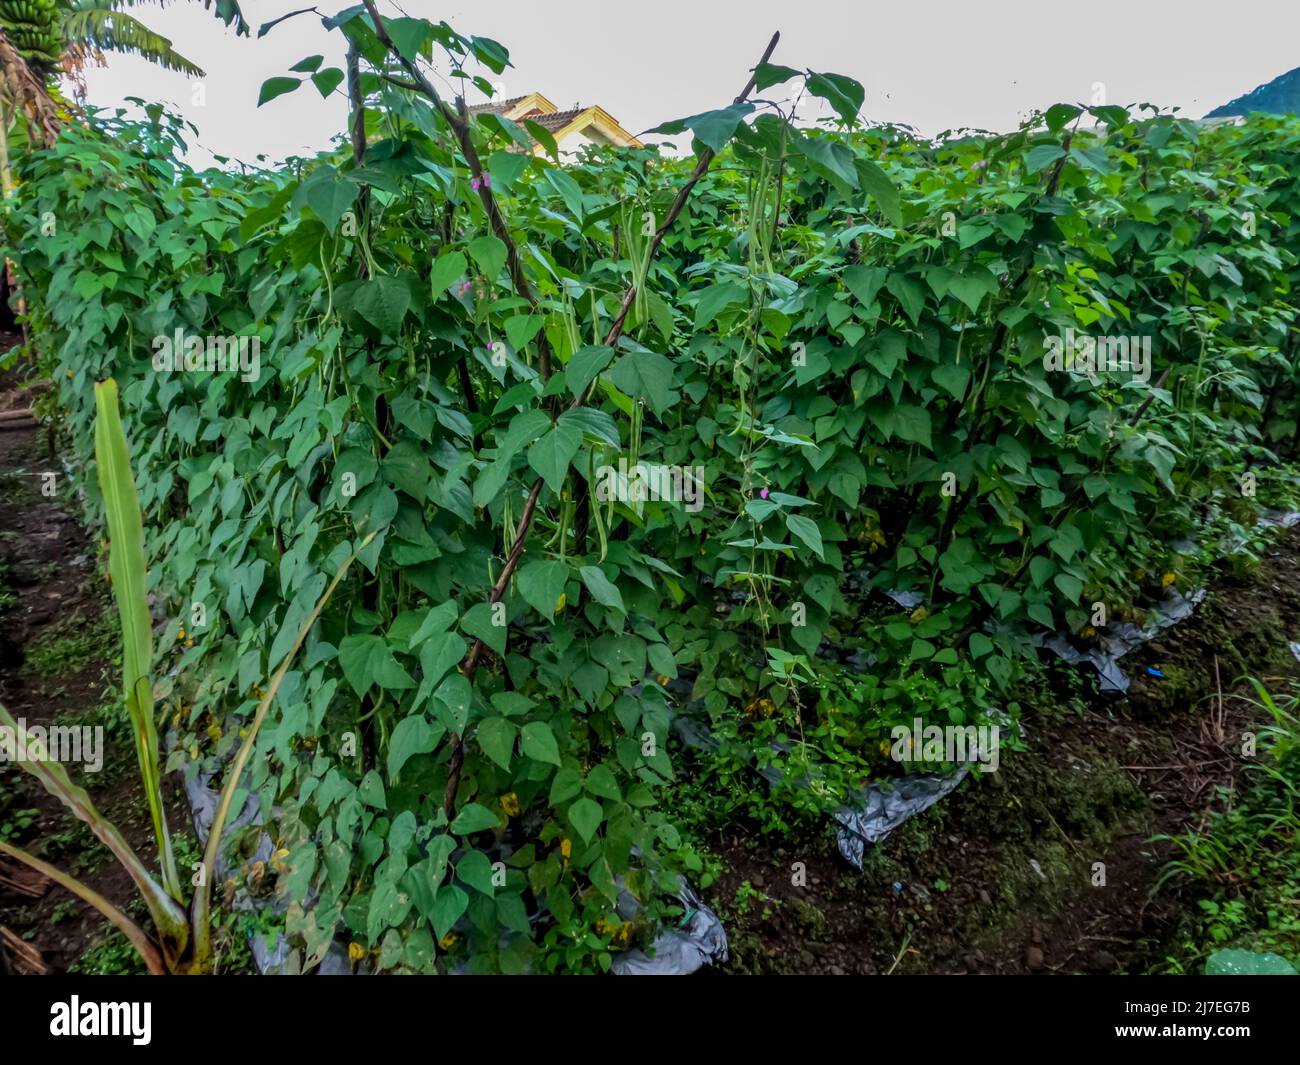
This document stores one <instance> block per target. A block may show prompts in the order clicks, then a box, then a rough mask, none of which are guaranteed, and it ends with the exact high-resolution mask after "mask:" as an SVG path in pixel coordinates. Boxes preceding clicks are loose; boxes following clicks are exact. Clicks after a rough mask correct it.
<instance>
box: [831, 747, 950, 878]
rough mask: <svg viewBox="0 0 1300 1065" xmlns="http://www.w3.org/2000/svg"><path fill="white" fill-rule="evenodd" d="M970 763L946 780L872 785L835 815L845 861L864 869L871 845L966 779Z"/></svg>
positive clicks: (903, 780)
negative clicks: (855, 801)
mask: <svg viewBox="0 0 1300 1065" xmlns="http://www.w3.org/2000/svg"><path fill="white" fill-rule="evenodd" d="M969 772H970V763H969V762H965V763H963V764H962V765H961V767H960V768H958V769H957V770H956V771H955V772H952V773H949V774H947V775H946V776H936V775H927V776H916V777H903V778H901V779H900V780H898V781H891V782H889V783H887V784H871V785H868V787H867V788H866V789H865V790H864V791H863V793H862V797H861V800H860V801H859V802H858V804H857V805H856V806H841V807H840V808H839V809H838V810H836V811H835V820H836V821H838V822H839V826H840V827H839V831H838V832H837V833H836V843H837V844H838V845H839V848H840V854H842V855H843V856H844V859H845V861H847V862H848V863H849V864H850V865H852V866H854V867H855V868H858V869H861V868H862V858H863V856H864V854H865V853H866V849H867V847H868V845H871V844H875V843H879V842H880V841H881V840H882V839H884V838H885V837H886V836H887V835H889V833H891V832H892V831H894V829H896V828H897V827H898V826H899V825H901V824H902V823H903V822H904V821H906V820H907V819H908V818H909V817H913V816H915V815H916V814H919V813H921V812H922V811H924V810H928V809H929V808H930V807H931V806H933V805H934V804H935V803H937V802H938V801H939V800H940V799H942V798H944V797H945V796H947V795H948V794H950V793H951V792H953V791H954V790H956V788H957V785H958V784H960V783H961V782H962V781H963V780H965V779H966V775H967V774H968V773H969Z"/></svg>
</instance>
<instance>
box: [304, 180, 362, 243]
mask: <svg viewBox="0 0 1300 1065" xmlns="http://www.w3.org/2000/svg"><path fill="white" fill-rule="evenodd" d="M302 194H303V198H304V199H305V200H306V202H307V206H308V207H310V208H311V209H312V210H313V211H314V212H315V214H316V217H317V218H319V219H320V220H321V221H322V222H324V223H325V228H326V229H328V230H329V231H330V232H331V233H333V232H334V230H335V229H337V228H338V224H339V220H340V219H341V218H342V217H343V214H344V212H346V211H347V210H348V208H350V207H351V206H352V205H353V204H354V203H355V202H356V199H357V186H356V185H355V184H354V183H353V182H351V181H348V180H347V179H345V178H342V177H339V175H338V172H337V171H336V170H335V169H334V168H333V167H329V166H325V167H321V168H320V169H318V170H317V171H316V172H315V173H314V174H312V176H311V177H310V178H308V179H307V181H306V182H304V183H303V186H302Z"/></svg>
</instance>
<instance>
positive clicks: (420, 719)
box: [388, 714, 440, 784]
mask: <svg viewBox="0 0 1300 1065" xmlns="http://www.w3.org/2000/svg"><path fill="white" fill-rule="evenodd" d="M439 738H440V737H439V734H438V730H437V729H435V728H434V727H433V725H431V724H430V723H429V721H428V720H427V719H426V718H425V716H424V715H423V714H409V715H407V716H406V717H404V718H402V720H401V721H399V722H398V723H397V726H396V727H395V728H394V729H393V734H392V736H390V737H389V738H388V781H389V783H390V784H391V783H392V782H393V781H394V780H396V779H397V774H398V773H400V772H401V771H402V766H404V765H406V763H407V761H408V760H409V759H410V758H412V757H413V756H414V755H417V754H428V753H429V752H430V751H432V750H433V749H434V748H435V747H436V746H437V745H438V740H439Z"/></svg>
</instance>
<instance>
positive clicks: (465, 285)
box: [460, 281, 474, 292]
mask: <svg viewBox="0 0 1300 1065" xmlns="http://www.w3.org/2000/svg"><path fill="white" fill-rule="evenodd" d="M473 287H474V282H473V281H462V282H461V283H460V290H461V292H468V291H469V290H470V289H472V288H473Z"/></svg>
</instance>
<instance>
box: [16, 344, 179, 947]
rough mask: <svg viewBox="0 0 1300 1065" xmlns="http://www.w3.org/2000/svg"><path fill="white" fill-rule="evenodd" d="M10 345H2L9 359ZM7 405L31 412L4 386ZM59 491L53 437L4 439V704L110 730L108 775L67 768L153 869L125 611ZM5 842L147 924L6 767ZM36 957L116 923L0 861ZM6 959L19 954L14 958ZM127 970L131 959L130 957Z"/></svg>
mask: <svg viewBox="0 0 1300 1065" xmlns="http://www.w3.org/2000/svg"><path fill="white" fill-rule="evenodd" d="M6 346H7V345H6V344H4V343H3V342H2V340H0V350H3V348H4V347H6ZM8 385H9V386H10V387H8V388H0V392H2V393H3V395H0V410H5V409H20V408H22V407H24V406H26V405H27V402H28V399H27V397H26V396H25V394H24V393H23V392H22V391H21V390H19V389H16V388H14V387H12V385H13V382H12V381H10V382H8ZM46 472H53V473H55V474H56V476H57V478H58V483H59V484H60V485H61V484H62V482H63V480H64V473H63V467H62V464H61V462H59V461H57V460H51V458H50V454H49V449H48V446H47V441H46V434H45V433H44V432H43V431H39V430H37V429H35V428H26V429H19V430H12V429H9V430H0V704H3V705H4V706H5V707H6V709H8V711H9V712H10V714H11V715H13V717H15V718H18V719H24V720H25V722H26V724H27V725H28V726H34V725H43V726H48V725H50V724H53V723H55V722H59V723H62V724H78V725H89V726H91V727H96V726H100V727H103V728H104V730H105V731H104V745H103V766H102V768H101V769H100V770H99V771H98V772H96V773H91V772H88V771H86V770H85V768H84V767H82V766H70V767H69V769H70V772H71V774H72V777H73V779H74V781H76V782H77V783H78V784H80V785H81V786H83V787H85V788H86V790H87V791H88V792H89V793H90V795H91V798H92V799H93V800H94V802H95V804H96V805H97V806H98V808H99V809H100V810H101V811H102V812H104V813H105V814H106V815H107V816H108V817H109V818H110V819H112V820H113V821H114V822H115V823H116V824H117V826H118V828H119V829H121V831H122V833H123V834H124V835H125V836H126V838H127V840H128V842H130V843H131V845H132V847H134V848H135V850H136V852H137V853H138V854H140V855H141V856H142V857H143V858H144V859H145V861H146V862H147V863H148V864H150V865H154V864H155V863H154V861H153V860H152V859H151V857H150V855H152V853H153V851H154V844H153V832H152V829H151V826H150V822H149V814H148V806H147V805H146V803H145V801H144V797H143V795H142V792H141V789H140V784H139V780H138V772H137V768H136V756H135V751H134V747H133V745H132V742H131V733H130V729H129V727H128V726H127V724H126V720H125V711H124V710H123V709H122V707H121V706H120V705H116V704H115V702H114V695H113V692H114V685H115V681H116V671H117V670H118V669H120V663H115V662H114V661H113V656H114V655H115V654H116V637H115V635H114V633H115V631H116V610H115V607H114V605H113V604H112V602H111V600H109V599H108V598H106V583H105V582H104V581H103V579H102V578H101V577H100V576H99V575H98V574H97V572H96V565H95V553H96V551H97V545H96V544H94V543H93V542H92V541H91V540H90V539H89V537H88V536H87V535H86V533H85V531H84V530H83V529H82V528H81V526H80V524H79V523H78V521H77V518H76V517H75V516H74V515H73V513H71V512H70V510H69V508H68V506H67V504H66V503H65V502H64V500H66V495H64V494H63V493H60V494H59V496H56V497H54V498H46V497H45V496H43V495H42V493H41V485H42V476H41V475H42V474H43V473H46ZM168 791H169V799H170V807H171V808H170V814H169V821H170V823H171V825H172V827H173V830H175V831H183V830H184V829H185V828H187V827H188V822H187V817H186V812H185V807H184V804H183V799H182V797H181V795H180V794H179V793H178V791H176V790H175V789H174V788H173V787H172V786H171V785H169V786H168ZM0 838H5V839H7V840H9V841H10V842H11V843H13V844H15V845H17V846H22V847H24V848H26V849H28V850H32V851H33V852H35V853H36V855H37V856H38V857H40V858H43V859H44V860H46V861H47V862H49V863H51V864H53V865H55V866H57V867H59V868H61V869H63V870H65V871H67V872H70V873H72V874H73V875H74V876H77V877H79V878H80V879H82V880H83V881H84V882H86V883H88V884H89V885H90V886H92V887H93V888H95V889H96V890H97V891H99V892H100V893H101V894H102V895H104V896H106V897H107V898H108V899H109V900H110V901H111V902H113V903H114V904H116V905H117V906H118V907H119V908H121V909H123V910H124V911H126V912H127V913H128V914H134V915H136V916H137V917H138V916H141V910H140V908H139V904H138V903H136V902H135V900H134V891H133V886H132V884H131V880H130V878H129V877H128V876H127V874H126V873H125V871H123V870H122V868H121V867H120V866H119V865H118V864H117V862H115V861H114V860H113V859H112V857H111V855H110V854H109V852H108V850H107V849H106V848H105V847H104V846H103V845H102V844H100V843H99V841H98V840H96V839H95V838H94V836H93V835H92V834H91V833H90V831H89V829H88V828H87V827H86V826H85V825H84V824H83V823H82V822H80V821H78V820H77V819H76V818H74V817H72V816H71V815H70V814H68V813H67V812H66V810H65V808H64V807H63V805H62V804H61V803H60V802H59V801H58V800H57V799H55V798H54V797H53V796H52V795H49V794H48V793H47V792H45V791H44V789H43V788H41V786H40V785H39V784H38V783H37V782H36V781H35V780H34V779H33V778H32V777H30V776H29V775H27V774H26V773H24V772H22V771H21V770H20V769H19V768H18V767H17V766H14V765H10V764H3V765H0ZM3 927H7V928H8V929H10V931H11V932H12V933H13V934H14V935H16V936H17V937H18V938H20V939H21V940H23V941H25V942H27V943H28V944H30V946H32V947H34V948H35V949H36V950H37V951H39V954H40V958H41V962H42V964H43V965H45V966H47V967H49V968H50V969H52V970H54V971H60V970H64V969H66V968H67V967H68V966H69V965H71V964H72V963H73V962H74V961H76V960H77V959H78V958H81V957H82V956H83V955H84V954H85V953H86V951H87V950H88V949H89V948H91V947H93V946H95V945H96V944H99V943H101V942H102V941H103V940H104V938H105V935H106V933H107V932H108V931H109V925H108V922H107V921H106V920H105V919H104V918H102V917H100V916H99V915H98V914H97V913H95V911H94V910H92V909H91V908H90V907H89V906H86V905H84V904H83V903H81V902H80V901H79V900H77V899H75V898H74V897H73V896H72V895H70V894H69V893H68V892H66V891H64V890H63V889H62V888H60V887H58V886H57V885H55V884H53V883H52V882H51V881H48V880H46V879H45V878H43V877H40V876H39V875H36V874H33V873H32V872H31V870H29V869H27V868H26V867H25V866H21V865H19V864H17V863H15V862H10V861H7V860H5V859H0V928H3ZM10 954H11V962H12V961H13V958H12V955H13V951H12V950H11V951H10ZM124 960H125V961H127V962H129V955H126V956H125V957H124Z"/></svg>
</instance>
